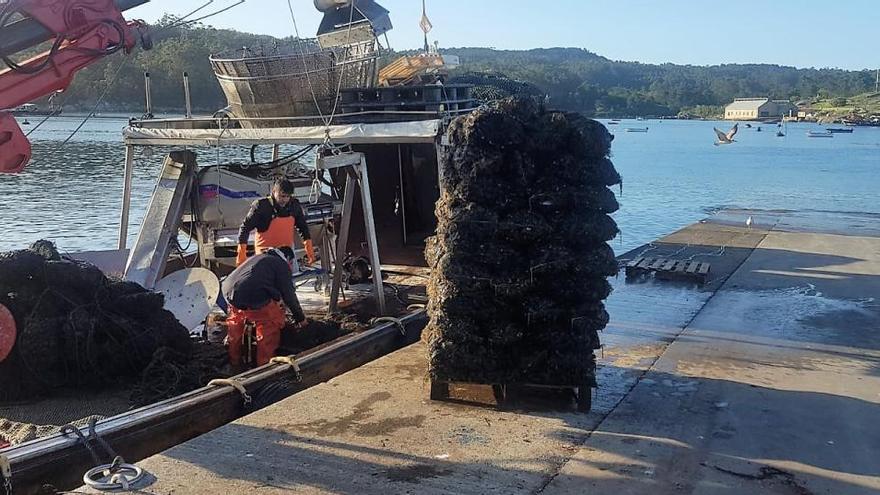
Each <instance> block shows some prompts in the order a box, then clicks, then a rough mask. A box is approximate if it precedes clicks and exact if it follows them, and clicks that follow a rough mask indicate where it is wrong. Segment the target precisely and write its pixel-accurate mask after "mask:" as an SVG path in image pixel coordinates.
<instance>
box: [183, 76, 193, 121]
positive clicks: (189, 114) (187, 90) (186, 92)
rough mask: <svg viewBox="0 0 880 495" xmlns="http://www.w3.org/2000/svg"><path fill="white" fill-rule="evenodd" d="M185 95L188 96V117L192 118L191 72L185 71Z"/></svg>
mask: <svg viewBox="0 0 880 495" xmlns="http://www.w3.org/2000/svg"><path fill="white" fill-rule="evenodd" d="M183 96H184V98H186V118H188V119H191V118H192V101H191V100H190V96H189V74H188V73H186V72H184V73H183Z"/></svg>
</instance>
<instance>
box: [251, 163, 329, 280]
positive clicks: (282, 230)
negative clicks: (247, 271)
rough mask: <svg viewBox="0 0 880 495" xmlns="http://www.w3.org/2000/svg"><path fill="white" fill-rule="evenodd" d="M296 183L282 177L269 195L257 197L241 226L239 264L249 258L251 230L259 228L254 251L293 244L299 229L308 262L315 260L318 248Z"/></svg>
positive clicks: (291, 245)
mask: <svg viewBox="0 0 880 495" xmlns="http://www.w3.org/2000/svg"><path fill="white" fill-rule="evenodd" d="M293 192H294V187H293V183H292V182H290V181H289V180H287V179H285V178H280V179H278V180H276V181H275V184H273V185H272V194H270V195H269V197H267V198H262V199H258V200H257V201H254V203H253V204H252V205H251V209H250V211H248V214H247V216H245V218H244V222H242V224H241V227H240V228H239V229H238V253H237V256H236V259H235V261H236V265H241V264H242V263H244V261H245V260H246V259H247V243H248V237H250V235H251V231H252V230H254V229H256V230H257V235H256V238H255V241H254V251H255V254H260V253H262V252H263V251H265V250H267V249H269V248H280V247H285V246H286V247H290V248H291V249H292V248H293V245H294V235H295V234H294V231H295V230H299V233H300V235H301V236H302V239H303V245H304V246H305V248H306V255H307V256H308V258H309V264H312V263H314V262H315V248H314V246H313V245H312V237H311V234H309V226H308V224H306V216H305V214H304V213H303V209H302V206H301V205H300V204H299V201H297V199H296V198H294V197H292V196H293Z"/></svg>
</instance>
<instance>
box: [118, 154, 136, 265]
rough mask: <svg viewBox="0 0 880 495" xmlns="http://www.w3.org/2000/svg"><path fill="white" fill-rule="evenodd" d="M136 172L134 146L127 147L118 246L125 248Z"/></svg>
mask: <svg viewBox="0 0 880 495" xmlns="http://www.w3.org/2000/svg"><path fill="white" fill-rule="evenodd" d="M133 174H134V147H133V146H131V145H128V146H126V147H125V173H124V175H123V179H122V211H121V215H120V218H119V239H118V241H117V243H116V246H117V248H119V249H125V248H126V244H127V243H128V220H129V212H130V211H131V180H132V176H133Z"/></svg>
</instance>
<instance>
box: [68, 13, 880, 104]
mask: <svg viewBox="0 0 880 495" xmlns="http://www.w3.org/2000/svg"><path fill="white" fill-rule="evenodd" d="M175 22H176V19H174V18H173V17H169V16H166V17H165V18H163V19H162V20H160V21H159V22H158V23H157V24H156V26H154V28H153V33H154V42H155V47H154V48H153V50H150V51H140V50H139V51H137V52H135V53H134V54H132V55H131V56H129V57H126V56H124V55H121V54H120V55H114V56H111V57H108V59H107V60H105V61H102V62H101V63H98V64H96V65H94V66H92V67H89V68H88V69H86V70H84V71H82V72H80V73H79V75H78V76H77V78H76V80H75V81H74V83H73V85H72V86H71V88H70V90H69V91H68V93H67V94H65V95H64V96H63V97H62V101H64V102H65V107H66V108H79V109H89V108H91V107H92V106H93V105H94V104H95V102H96V101H98V99H99V97H100V95H101V94H103V93H105V92H106V94H105V95H104V98H103V100H102V104H101V106H100V110H101V111H111V110H124V111H131V112H137V111H139V110H142V109H143V106H144V103H143V102H144V93H143V73H144V72H145V71H148V72H150V74H151V76H152V96H153V102H154V108H155V109H156V110H158V111H162V110H172V111H181V110H182V109H183V106H184V96H183V89H182V87H183V86H182V74H183V72H184V71H187V72H188V73H189V75H190V84H191V88H192V102H193V106H194V107H195V109H197V110H199V111H202V112H207V111H213V110H216V109H218V108H221V107H223V106H225V105H226V101H225V98H224V96H223V93H222V91H221V90H220V87H219V85H218V84H217V82H216V80H215V78H214V75H213V72H212V70H211V67H210V64H209V63H208V57H209V56H210V55H211V54H213V53H219V52H222V51H225V50H229V49H235V48H241V47H244V46H254V45H257V44H265V45H270V44H273V43H276V42H283V40H277V39H275V38H272V37H270V36H260V35H253V34H247V33H241V32H237V31H233V30H225V29H214V28H211V27H208V26H201V25H196V26H175ZM444 53H449V54H454V55H458V56H459V57H460V58H461V62H462V67H461V69H460V71H462V73H464V72H475V71H488V72H493V73H502V74H505V75H507V76H508V77H510V78H513V79H518V80H521V81H525V82H528V83H531V84H534V85H535V86H537V87H538V88H540V89H541V90H542V91H544V92H546V94H547V96H548V98H547V99H548V101H549V102H550V105H551V106H553V107H555V108H560V109H567V110H573V111H579V112H584V113H586V114H588V115H593V116H626V115H657V116H660V115H676V114H679V113H680V112H684V113H689V114H692V115H698V116H710V115H713V114H717V113H718V112H720V109H721V107H722V106H723V105H725V104H727V103H728V102H730V101H732V100H733V99H734V98H736V97H746V96H770V97H772V98H781V99H790V100H792V101H797V100H811V99H814V98H817V97H818V98H833V97H840V98H845V97H848V96H852V95H855V94H859V93H865V92H868V91H872V90H873V87H874V73H873V72H871V71H845V70H837V69H795V68H792V67H782V66H778V65H732V64H731V65H717V66H711V67H700V66H691V65H673V64H663V65H651V64H641V63H637V62H619V61H613V60H609V59H607V58H604V57H601V56H599V55H596V54H594V53H592V52H589V51H587V50H583V49H577V48H549V49H534V50H525V51H514V50H493V49H488V48H452V49H448V50H444ZM397 55H399V54H398V53H386V54H385V56H384V57H383V58H382V59H383V60H386V61H387V60H391V59H393V58H394V57H395V56H397ZM111 83H112V84H111Z"/></svg>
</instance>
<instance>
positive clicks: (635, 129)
mask: <svg viewBox="0 0 880 495" xmlns="http://www.w3.org/2000/svg"><path fill="white" fill-rule="evenodd" d="M626 132H648V128H647V127H627V128H626Z"/></svg>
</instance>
